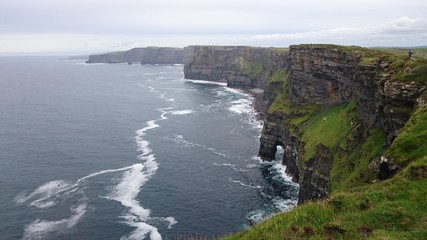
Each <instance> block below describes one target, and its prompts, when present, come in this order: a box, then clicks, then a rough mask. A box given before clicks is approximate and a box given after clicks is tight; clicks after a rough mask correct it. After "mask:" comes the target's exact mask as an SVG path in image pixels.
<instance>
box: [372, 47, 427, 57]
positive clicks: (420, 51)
mask: <svg viewBox="0 0 427 240" xmlns="http://www.w3.org/2000/svg"><path fill="white" fill-rule="evenodd" d="M374 49H377V50H381V51H383V52H388V53H391V54H395V55H403V56H408V52H409V50H412V52H413V53H414V55H413V56H415V57H422V58H427V48H374Z"/></svg>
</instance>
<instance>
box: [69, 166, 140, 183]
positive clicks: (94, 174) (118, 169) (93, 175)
mask: <svg viewBox="0 0 427 240" xmlns="http://www.w3.org/2000/svg"><path fill="white" fill-rule="evenodd" d="M131 168H132V166H128V167H122V168H117V169H107V170H102V171H99V172H95V173H91V174H89V175H87V176H84V177H82V178H80V179H79V180H77V182H76V183H77V184H79V183H80V182H82V181H84V180H86V179H88V178H91V177H95V176H98V175H101V174H105V173H112V172H121V171H126V170H128V169H131Z"/></svg>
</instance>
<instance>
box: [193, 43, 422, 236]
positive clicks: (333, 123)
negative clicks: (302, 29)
mask: <svg viewBox="0 0 427 240" xmlns="http://www.w3.org/2000/svg"><path fill="white" fill-rule="evenodd" d="M224 48H225V49H221V48H219V47H215V46H199V47H195V51H194V58H191V59H190V61H189V63H187V64H186V66H185V72H186V74H185V75H186V77H187V78H193V77H194V78H198V79H205V80H213V81H226V82H227V83H228V85H229V86H231V87H241V88H242V87H243V88H251V87H260V88H262V89H263V90H264V100H265V101H266V103H267V104H266V106H267V108H266V117H265V122H264V128H263V130H262V136H261V139H260V149H259V156H260V157H261V158H262V159H264V160H271V159H273V158H274V157H275V153H276V150H277V147H278V146H281V147H283V149H284V157H283V160H282V161H283V164H284V165H286V166H287V171H288V173H289V174H291V175H292V176H293V179H294V181H296V182H298V183H299V184H300V192H299V206H298V207H296V208H295V209H294V210H292V211H291V212H289V213H284V214H279V215H277V216H274V217H273V218H271V219H268V220H266V221H265V222H263V223H261V224H259V225H257V226H256V227H255V228H254V229H251V230H249V231H246V232H243V233H240V234H237V235H235V236H232V237H230V239H300V238H312V237H313V238H316V239H365V238H374V239H377V238H378V239H422V238H425V236H427V230H426V229H427V201H426V196H427V141H425V136H427V105H426V101H427V91H426V88H427V60H426V59H424V58H421V57H412V58H409V57H407V56H406V55H396V54H391V53H387V52H383V51H379V50H372V49H366V48H361V47H353V46H352V47H346V46H336V45H295V46H290V48H289V50H282V49H277V50H276V49H263V48H260V49H253V48H248V47H236V48H233V47H224ZM241 62H243V63H244V64H240V63H241ZM275 63H276V64H275Z"/></svg>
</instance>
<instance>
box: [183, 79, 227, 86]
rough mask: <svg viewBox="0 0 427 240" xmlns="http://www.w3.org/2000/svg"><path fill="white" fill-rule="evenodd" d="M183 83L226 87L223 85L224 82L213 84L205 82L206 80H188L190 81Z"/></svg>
mask: <svg viewBox="0 0 427 240" xmlns="http://www.w3.org/2000/svg"><path fill="white" fill-rule="evenodd" d="M185 81H186V82H190V83H195V84H204V85H219V86H227V83H224V82H213V81H206V80H190V79H185Z"/></svg>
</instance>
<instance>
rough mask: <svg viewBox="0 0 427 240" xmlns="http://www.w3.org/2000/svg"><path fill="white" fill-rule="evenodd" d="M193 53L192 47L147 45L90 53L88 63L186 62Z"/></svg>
mask: <svg viewBox="0 0 427 240" xmlns="http://www.w3.org/2000/svg"><path fill="white" fill-rule="evenodd" d="M191 55H192V48H191V47H186V48H170V47H146V48H133V49H131V50H128V51H118V52H110V53H105V54H96V55H90V56H89V59H88V60H87V61H86V63H140V64H184V63H186V62H187V61H188V59H189V58H190V57H191Z"/></svg>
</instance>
